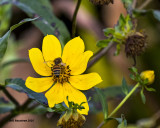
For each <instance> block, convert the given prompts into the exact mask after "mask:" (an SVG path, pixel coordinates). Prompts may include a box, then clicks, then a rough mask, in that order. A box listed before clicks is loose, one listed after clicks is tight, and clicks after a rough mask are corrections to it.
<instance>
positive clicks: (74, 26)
mask: <svg viewBox="0 0 160 128" xmlns="http://www.w3.org/2000/svg"><path fill="white" fill-rule="evenodd" d="M81 1H82V0H78V2H77V5H76V9H75V11H74V14H73V19H72V38H74V37H75V33H76V18H77V13H78V10H79V7H80V4H81Z"/></svg>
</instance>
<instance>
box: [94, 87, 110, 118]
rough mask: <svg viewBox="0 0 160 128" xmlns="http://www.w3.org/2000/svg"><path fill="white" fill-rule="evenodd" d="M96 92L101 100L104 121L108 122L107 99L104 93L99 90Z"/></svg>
mask: <svg viewBox="0 0 160 128" xmlns="http://www.w3.org/2000/svg"><path fill="white" fill-rule="evenodd" d="M95 90H96V92H97V94H98V96H99V99H100V102H101V105H102V108H103V114H104V120H106V119H107V117H108V105H107V101H106V98H105V97H104V94H103V92H102V91H101V90H100V89H99V88H95Z"/></svg>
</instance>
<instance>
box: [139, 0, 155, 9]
mask: <svg viewBox="0 0 160 128" xmlns="http://www.w3.org/2000/svg"><path fill="white" fill-rule="evenodd" d="M151 1H152V0H146V1H145V2H144V3H143V4H142V5H141V6H140V7H138V9H143V8H145V7H146V6H147V5H148V4H149V3H150V2H151Z"/></svg>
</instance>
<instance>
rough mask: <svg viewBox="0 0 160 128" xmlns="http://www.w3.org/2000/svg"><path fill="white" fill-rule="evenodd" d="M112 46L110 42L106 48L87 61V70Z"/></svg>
mask: <svg viewBox="0 0 160 128" xmlns="http://www.w3.org/2000/svg"><path fill="white" fill-rule="evenodd" d="M112 46H113V43H112V42H111V43H109V45H108V46H107V47H105V48H103V49H101V50H100V51H98V53H97V54H95V55H94V56H93V58H92V59H91V61H89V63H88V65H87V69H88V68H90V67H91V66H92V65H93V64H95V63H96V62H97V61H98V60H99V59H100V58H101V57H103V56H104V55H105V54H106V53H107V52H108V50H109V49H110V48H111V47H112Z"/></svg>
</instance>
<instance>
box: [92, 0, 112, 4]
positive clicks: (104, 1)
mask: <svg viewBox="0 0 160 128" xmlns="http://www.w3.org/2000/svg"><path fill="white" fill-rule="evenodd" d="M90 1H91V2H92V3H93V4H95V5H105V4H107V5H108V4H109V3H112V4H113V0H90Z"/></svg>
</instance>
